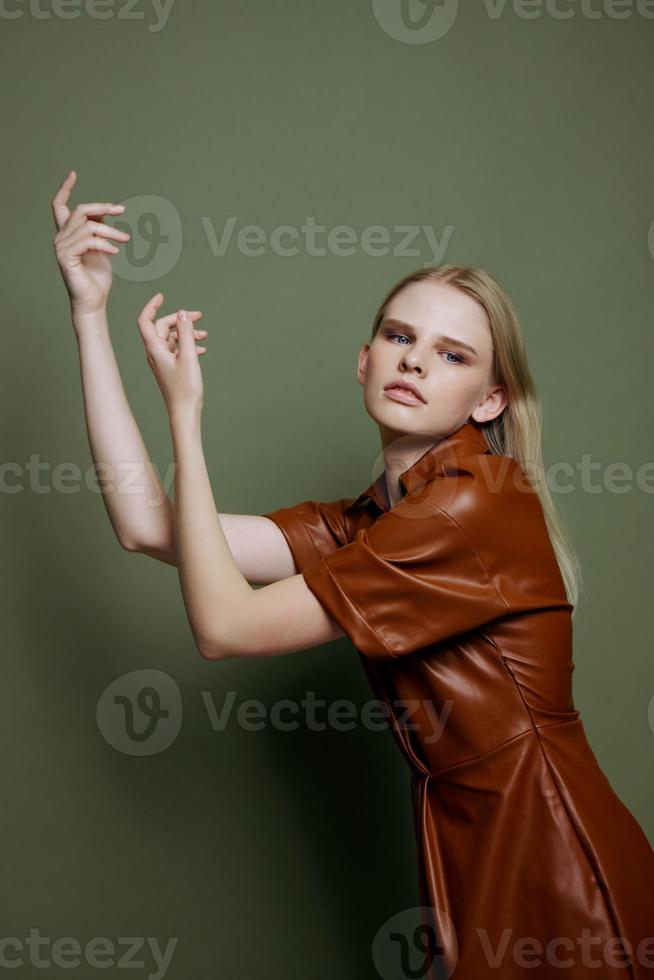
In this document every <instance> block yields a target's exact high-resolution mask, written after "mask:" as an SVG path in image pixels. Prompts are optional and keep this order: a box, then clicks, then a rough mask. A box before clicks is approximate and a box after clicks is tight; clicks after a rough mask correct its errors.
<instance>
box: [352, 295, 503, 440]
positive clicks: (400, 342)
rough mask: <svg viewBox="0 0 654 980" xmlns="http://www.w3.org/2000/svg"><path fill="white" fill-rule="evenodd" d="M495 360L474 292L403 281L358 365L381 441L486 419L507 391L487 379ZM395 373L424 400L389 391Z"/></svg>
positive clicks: (441, 433) (445, 431) (436, 433)
mask: <svg viewBox="0 0 654 980" xmlns="http://www.w3.org/2000/svg"><path fill="white" fill-rule="evenodd" d="M492 360H493V345H492V338H491V332H490V327H489V325H488V320H487V317H486V313H485V312H484V310H483V309H482V308H481V306H479V304H478V303H477V302H476V301H475V300H474V299H472V297H470V296H467V295H466V294H465V293H462V292H460V291H459V290H458V289H456V288H455V287H453V286H448V285H445V284H444V283H433V282H414V283H411V284H410V285H408V286H405V287H404V289H402V290H401V291H400V292H399V293H398V294H397V295H396V296H394V297H393V299H392V300H391V302H390V303H389V305H388V307H387V309H386V313H385V316H384V319H383V321H382V323H381V325H380V327H379V331H378V333H377V334H376V336H375V338H374V340H372V341H371V343H369V344H365V346H364V347H363V348H362V349H361V351H360V353H359V361H358V366H357V377H358V379H359V382H360V384H362V385H363V387H364V393H363V397H364V403H365V406H366V410H367V411H368V413H369V415H370V416H371V417H372V418H373V419H374V420H375V422H377V424H378V425H379V426H380V430H381V433H382V440H383V443H384V445H387V444H388V443H389V442H391V441H394V440H396V439H398V438H400V437H402V436H407V435H414V436H420V435H424V436H429V437H430V438H431V437H437V438H443V437H445V436H448V435H450V434H451V433H452V432H454V431H455V430H456V429H458V428H459V427H460V426H461V425H463V424H464V422H467V421H468V420H469V419H470V418H471V417H472V418H473V419H474V420H475V421H477V422H488V421H490V420H491V419H493V418H495V417H496V416H497V415H499V414H500V413H501V412H502V410H503V409H504V407H505V406H506V396H505V393H504V389H503V388H501V387H498V386H494V385H492V384H490V382H489V378H490V374H491V367H492ZM395 381H405V382H411V383H412V384H413V385H414V386H415V388H416V389H417V390H418V392H419V393H420V394H421V395H422V398H423V399H424V400H423V401H417V402H416V403H414V404H407V403H403V402H401V401H400V400H398V399H397V398H393V397H392V396H393V394H394V393H391V392H389V391H385V388H387V386H388V385H390V384H392V383H393V382H395ZM399 397H401V396H399Z"/></svg>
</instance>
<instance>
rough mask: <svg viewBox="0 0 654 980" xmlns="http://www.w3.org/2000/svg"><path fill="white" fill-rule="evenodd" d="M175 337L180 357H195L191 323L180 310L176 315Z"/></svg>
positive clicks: (186, 314)
mask: <svg viewBox="0 0 654 980" xmlns="http://www.w3.org/2000/svg"><path fill="white" fill-rule="evenodd" d="M177 337H178V344H179V356H180V357H190V356H193V357H195V354H196V349H195V341H194V339H193V321H192V320H191V318H190V316H189V315H188V313H187V312H186V310H180V311H179V313H178V314H177Z"/></svg>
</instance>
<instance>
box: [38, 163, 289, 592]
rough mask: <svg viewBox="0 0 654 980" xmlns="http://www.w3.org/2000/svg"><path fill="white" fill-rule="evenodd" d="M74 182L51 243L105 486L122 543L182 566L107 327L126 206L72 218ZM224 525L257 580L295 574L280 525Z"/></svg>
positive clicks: (77, 212)
mask: <svg viewBox="0 0 654 980" xmlns="http://www.w3.org/2000/svg"><path fill="white" fill-rule="evenodd" d="M76 179H77V175H76V173H75V171H71V172H70V173H69V175H68V176H67V177H66V179H65V180H64V181H63V183H62V184H61V186H60V188H59V190H58V191H57V194H56V195H55V197H54V199H53V201H52V210H53V214H54V218H55V224H56V226H57V233H56V235H55V238H54V241H53V244H54V247H55V252H56V255H57V262H58V264H59V269H60V271H61V274H62V278H63V280H64V283H65V285H66V289H67V290H68V295H69V298H70V306H71V315H72V321H73V327H74V330H75V336H76V338H77V342H78V348H79V362H80V371H81V379H82V392H83V396H84V410H85V417H86V429H87V434H88V439H89V446H90V449H91V455H92V457H93V460H94V462H95V464H96V473H97V480H98V485H99V487H100V489H101V491H102V499H103V501H104V504H105V507H106V509H107V513H108V515H109V519H110V521H111V524H112V526H113V528H114V531H115V532H116V536H117V538H118V540H119V541H120V543H121V545H122V546H123V547H124V548H126V549H127V550H129V551H137V552H142V553H143V554H146V555H150V556H152V557H153V558H157V559H159V560H160V561H163V562H166V563H167V564H170V565H176V564H177V557H176V548H175V527H174V505H173V502H172V500H171V499H170V497H169V496H168V494H167V493H166V491H165V490H164V488H163V486H162V483H161V480H160V478H159V474H158V473H157V470H156V468H155V467H154V466H153V464H152V462H151V460H150V457H149V455H148V451H147V449H146V447H145V444H144V442H143V439H142V437H141V433H140V431H139V428H138V426H137V424H136V421H135V419H134V416H133V414H132V411H131V409H130V406H129V403H128V401H127V396H126V394H125V390H124V388H123V384H122V380H121V377H120V372H119V370H118V364H117V363H116V357H115V354H114V350H113V346H112V343H111V337H110V335H109V326H108V322H107V312H106V310H107V298H108V295H109V290H110V288H111V281H112V271H111V261H110V255H115V254H116V252H118V251H119V249H118V248H117V247H116V246H115V245H113V244H112V242H110V241H109V239H114V240H117V241H119V242H125V241H127V239H128V238H129V235H128V234H126V233H125V232H122V231H119V230H118V229H117V228H113V227H111V226H110V225H106V224H104V223H103V215H105V214H110V215H111V214H113V215H117V214H121V213H122V212H123V211H124V207H123V206H122V205H116V204H110V203H104V204H100V203H97V204H79V205H77V207H76V208H75V209H74V210H73V211H70V210H69V208H68V206H67V202H68V198H69V197H70V193H71V191H72V188H73V186H74V184H75V181H76ZM159 295H160V294H159ZM157 305H158V301H157V300H155V303H154V306H155V307H156V306H157ZM190 315H191V318H192V319H193V320H197V319H198V318H199V317H200V316H202V314H201V313H200V311H199V310H194V311H191V314H190ZM174 320H175V315H174V314H173V315H172V316H171V317H163V318H161V319H160V320H158V321H157V325H158V326H160V327H161V329H162V331H164V332H166V333H167V336H168V342H169V344H170V345H171V349H172V350H175V349H176V347H177V337H176V336H175V330H174V329H169V328H171V327H172V324H173V322H174ZM194 335H195V337H196V339H199V338H201V337H206V335H207V331H206V330H195V332H194ZM205 352H206V348H203V347H199V348H198V353H199V354H204V353H205ZM219 518H220V522H221V525H222V528H223V531H224V533H225V537H226V538H227V543H228V544H229V547H230V550H231V552H232V554H233V556H234V560H235V561H236V563H237V565H238V567H239V569H240V570H241V573H242V574H243V575H244V577H245V578H246V579H247V580H248V581H249V582H252V583H258V584H262V585H267V584H270V583H272V582H276V581H278V580H279V579H282V578H288V577H289V576H291V575H294V574H295V563H294V560H293V557H292V555H291V551H290V548H289V546H288V543H287V541H286V538H285V537H284V535H283V534H282V532H281V531H280V529H279V528H278V527H277V525H276V524H275V523H274V522H273V521H271V520H269V519H268V518H267V517H263V516H258V515H248V514H219Z"/></svg>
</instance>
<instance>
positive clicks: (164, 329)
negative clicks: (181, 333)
mask: <svg viewBox="0 0 654 980" xmlns="http://www.w3.org/2000/svg"><path fill="white" fill-rule="evenodd" d="M189 316H190V318H191V320H193V321H195V320H199V319H200V317H201V316H202V313H201V312H200V310H191V311H190V312H189ZM155 326H156V328H157V333H158V334H159V336H160V337H163V339H164V340H165V341H169V340H170V334H171V332H172V331H174V332H175V339H177V314H176V313H169V314H168V316H161V317H159V319H158V320H157V322H156V324H155Z"/></svg>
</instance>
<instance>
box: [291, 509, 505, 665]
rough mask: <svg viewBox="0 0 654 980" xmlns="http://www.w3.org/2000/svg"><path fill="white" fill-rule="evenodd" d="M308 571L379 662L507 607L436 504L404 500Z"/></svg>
mask: <svg viewBox="0 0 654 980" xmlns="http://www.w3.org/2000/svg"><path fill="white" fill-rule="evenodd" d="M303 575H304V579H305V581H306V583H307V585H308V587H309V588H310V589H311V591H312V592H313V593H314V595H315V596H316V597H317V599H319V601H320V602H321V603H322V604H323V606H324V607H325V608H326V609H327V610H328V612H329V613H331V615H332V616H333V617H334V619H336V621H337V622H338V623H339V625H340V627H341V629H342V630H343V631H344V633H345V634H346V635H347V636H348V637H349V639H350V640H351V641H352V643H353V644H354V646H355V647H356V648H357V649H358V650H359V651H360V652H361V653H362V654H365V655H367V656H369V657H372V658H377V659H390V658H393V657H397V656H400V655H401V654H405V653H411V652H413V651H414V650H419V649H422V648H423V647H427V646H431V645H433V644H436V643H440V642H442V641H443V640H447V639H451V638H452V637H455V636H458V635H460V634H463V633H466V632H468V631H470V630H475V629H479V628H480V627H483V626H484V625H485V624H487V623H490V622H492V621H493V620H496V619H499V618H502V617H504V616H506V615H507V614H508V613H509V611H510V610H509V606H508V604H507V602H506V601H505V599H504V598H503V597H502V595H501V594H500V593H499V591H498V590H497V588H496V587H495V585H494V584H493V582H492V581H491V580H490V578H489V576H488V574H487V572H486V569H485V568H484V566H483V564H482V562H481V559H480V557H479V554H478V552H477V549H476V548H475V547H474V544H473V542H472V541H471V540H470V539H469V537H468V536H467V534H466V533H465V532H464V531H463V530H462V528H461V527H460V526H459V524H458V523H457V522H456V521H455V520H454V519H453V518H452V517H451V516H450V515H448V514H447V513H445V512H444V511H442V510H439V509H438V508H434V509H433V512H432V510H431V508H429V509H428V510H427V511H425V509H424V508H422V509H421V515H420V516H417V515H416V514H415V512H412V511H411V508H408V509H404V510H403V509H402V504H399V505H398V506H397V507H395V508H393V509H391V510H390V511H388V512H387V513H385V514H384V515H383V516H381V517H380V518H378V520H377V521H376V522H375V523H374V524H372V525H371V526H370V527H369V528H367V529H362V530H359V531H357V532H356V535H355V537H354V539H353V540H352V541H351V542H350V543H348V544H346V545H345V546H344V547H342V548H340V549H339V550H337V551H335V552H333V553H331V554H328V555H325V556H323V557H321V558H320V559H318V560H317V561H314V562H313V564H311V565H309V566H308V567H306V568H305V569H303Z"/></svg>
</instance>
